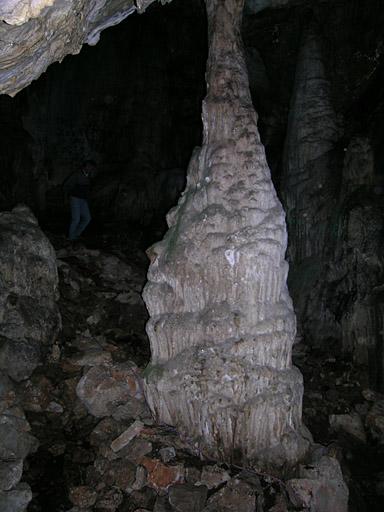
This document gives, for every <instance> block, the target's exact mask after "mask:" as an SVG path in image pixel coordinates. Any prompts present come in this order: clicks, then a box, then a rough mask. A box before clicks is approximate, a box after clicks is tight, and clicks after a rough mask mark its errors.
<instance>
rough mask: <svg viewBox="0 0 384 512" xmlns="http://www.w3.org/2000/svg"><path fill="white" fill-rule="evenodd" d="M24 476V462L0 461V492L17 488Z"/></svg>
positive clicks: (20, 460)
mask: <svg viewBox="0 0 384 512" xmlns="http://www.w3.org/2000/svg"><path fill="white" fill-rule="evenodd" d="M22 474H23V461H22V459H19V460H12V461H1V460H0V491H10V490H11V489H13V487H15V486H16V485H17V484H18V483H19V482H20V479H21V475H22Z"/></svg>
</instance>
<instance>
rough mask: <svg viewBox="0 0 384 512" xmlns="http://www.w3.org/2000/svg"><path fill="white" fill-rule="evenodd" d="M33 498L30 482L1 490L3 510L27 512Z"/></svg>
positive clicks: (0, 504) (0, 508)
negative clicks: (8, 489)
mask: <svg viewBox="0 0 384 512" xmlns="http://www.w3.org/2000/svg"><path fill="white" fill-rule="evenodd" d="M31 499H32V491H31V489H30V487H29V485H28V484H24V483H22V484H19V485H18V486H17V487H16V489H13V490H12V491H6V492H2V491H0V510H1V512H25V510H27V506H28V503H29V502H30V501H31Z"/></svg>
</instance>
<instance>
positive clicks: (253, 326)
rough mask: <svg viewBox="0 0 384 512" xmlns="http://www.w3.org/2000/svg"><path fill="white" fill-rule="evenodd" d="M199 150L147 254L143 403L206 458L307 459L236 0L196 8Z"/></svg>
mask: <svg viewBox="0 0 384 512" xmlns="http://www.w3.org/2000/svg"><path fill="white" fill-rule="evenodd" d="M206 4H207V12H208V23H209V43H210V49H209V58H208V64H207V83H208V95H207V97H206V99H205V101H204V104H203V123H204V141H203V146H202V148H201V149H198V150H196V151H195V153H194V155H193V157H192V159H191V162H190V166H189V170H188V181H187V187H186V190H185V192H184V194H183V196H182V198H181V199H180V201H179V204H178V206H177V207H176V208H175V209H174V210H172V211H171V212H170V213H169V215H168V219H167V220H168V224H169V228H170V229H169V231H168V232H167V234H166V236H165V238H164V240H163V241H161V242H160V243H158V244H156V245H155V246H153V247H152V248H151V250H150V251H149V254H150V255H151V259H152V262H151V266H150V269H149V273H148V283H147V285H146V288H145V291H144V299H145V302H146V304H147V307H148V310H149V313H150V320H149V322H148V325H147V331H148V334H149V337H150V341H151V349H152V360H151V364H150V365H149V366H148V368H147V372H146V375H147V376H146V396H147V400H148V402H149V404H150V407H151V409H152V411H153V412H154V414H155V416H156V417H157V419H158V420H160V421H162V422H164V423H167V424H170V425H174V426H176V427H177V428H178V429H179V431H180V432H182V433H183V434H184V435H186V436H188V437H189V438H190V439H191V440H192V441H193V442H194V443H195V446H197V447H198V448H199V449H200V450H201V452H202V453H203V454H204V455H206V456H209V457H214V458H221V459H225V460H232V461H241V462H247V463H252V464H254V465H257V466H258V467H264V468H266V467H280V466H282V465H283V464H286V463H287V464H293V463H294V462H295V461H297V460H298V459H299V458H300V457H302V456H303V454H304V453H305V451H306V448H307V446H308V442H307V441H306V440H305V438H304V437H303V431H304V430H305V429H303V426H302V423H301V402H302V393H303V386H302V377H301V374H300V373H299V371H298V370H297V369H296V368H294V367H292V364H291V347H292V343H293V340H294V337H295V328H296V326H295V316H294V312H293V308H292V303H291V299H290V297H289V294H288V290H287V286H286V278H287V271H288V265H287V263H286V261H285V259H284V255H285V250H286V244H287V235H286V226H285V217H284V212H283V209H282V207H281V204H280V202H279V200H278V198H277V196H276V193H275V190H274V188H273V185H272V181H271V178H270V172H269V169H268V166H267V163H266V158H265V153H264V148H263V146H262V144H261V143H260V138H259V134H258V130H257V116H256V113H255V111H254V109H253V106H252V102H251V98H250V93H249V87H248V77H247V71H246V65H245V60H244V53H243V48H242V43H241V36H240V25H241V15H242V10H243V4H244V0H206Z"/></svg>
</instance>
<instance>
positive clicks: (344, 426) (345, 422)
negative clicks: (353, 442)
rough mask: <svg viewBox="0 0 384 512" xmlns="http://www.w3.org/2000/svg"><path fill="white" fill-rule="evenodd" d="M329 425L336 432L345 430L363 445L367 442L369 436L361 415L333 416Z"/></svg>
mask: <svg viewBox="0 0 384 512" xmlns="http://www.w3.org/2000/svg"><path fill="white" fill-rule="evenodd" d="M329 424H330V426H331V428H332V429H334V430H343V431H344V432H347V433H348V434H350V435H351V436H353V437H355V438H357V439H359V440H360V441H362V442H363V443H366V442H367V435H366V433H365V429H364V425H363V422H362V419H361V417H360V416H359V414H356V413H353V414H331V415H330V417H329Z"/></svg>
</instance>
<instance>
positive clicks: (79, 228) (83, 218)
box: [63, 160, 96, 241]
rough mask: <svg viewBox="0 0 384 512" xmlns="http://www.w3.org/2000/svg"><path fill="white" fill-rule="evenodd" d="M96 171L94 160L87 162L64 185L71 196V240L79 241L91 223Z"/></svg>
mask: <svg viewBox="0 0 384 512" xmlns="http://www.w3.org/2000/svg"><path fill="white" fill-rule="evenodd" d="M95 171H96V164H95V162H94V161H93V160H86V161H85V162H84V163H83V165H82V167H81V169H80V170H79V171H76V172H74V173H73V174H72V175H71V176H70V177H69V178H68V179H67V180H66V181H65V182H64V185H63V189H64V192H65V193H66V194H67V195H69V201H70V206H71V224H70V226H69V234H68V239H69V240H72V241H73V240H77V239H78V238H79V236H80V235H81V233H82V232H83V231H84V229H85V228H86V227H87V226H88V224H89V223H90V221H91V214H90V211H89V205H88V200H89V191H90V178H91V177H92V175H93V174H94V173H95Z"/></svg>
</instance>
